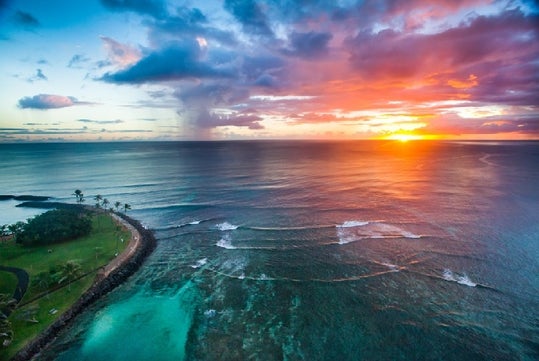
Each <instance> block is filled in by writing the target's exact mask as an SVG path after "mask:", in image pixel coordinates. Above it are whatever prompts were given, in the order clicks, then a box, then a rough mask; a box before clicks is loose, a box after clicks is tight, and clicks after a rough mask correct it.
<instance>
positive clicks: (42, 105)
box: [19, 94, 89, 110]
mask: <svg viewBox="0 0 539 361" xmlns="http://www.w3.org/2000/svg"><path fill="white" fill-rule="evenodd" d="M81 104H89V103H87V102H81V101H78V100H77V98H75V97H70V96H63V95H53V94H38V95H34V96H33V97H24V98H21V99H19V108H22V109H41V110H46V109H56V108H65V107H71V106H74V105H81Z"/></svg>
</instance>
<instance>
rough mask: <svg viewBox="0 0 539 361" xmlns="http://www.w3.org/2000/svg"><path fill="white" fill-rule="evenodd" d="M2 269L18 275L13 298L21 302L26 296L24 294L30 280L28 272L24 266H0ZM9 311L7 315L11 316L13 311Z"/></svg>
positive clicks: (0, 269)
mask: <svg viewBox="0 0 539 361" xmlns="http://www.w3.org/2000/svg"><path fill="white" fill-rule="evenodd" d="M0 271H6V272H11V273H13V274H14V275H15V276H17V287H15V292H13V298H14V299H15V301H17V303H19V302H21V300H22V298H23V297H24V294H25V293H26V290H27V289H28V282H29V280H30V277H29V276H28V273H27V272H26V271H25V270H23V269H22V268H16V267H6V266H0ZM7 312H8V314H7V315H6V316H9V315H10V314H11V311H7Z"/></svg>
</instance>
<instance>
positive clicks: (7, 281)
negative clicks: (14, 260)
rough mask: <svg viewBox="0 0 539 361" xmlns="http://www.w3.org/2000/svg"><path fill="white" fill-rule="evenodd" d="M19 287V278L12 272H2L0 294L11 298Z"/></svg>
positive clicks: (0, 272) (0, 275) (0, 274)
mask: <svg viewBox="0 0 539 361" xmlns="http://www.w3.org/2000/svg"><path fill="white" fill-rule="evenodd" d="M15 287H17V276H15V275H14V274H13V273H11V272H7V271H0V293H4V294H6V295H9V296H11V295H12V294H13V292H14V291H15Z"/></svg>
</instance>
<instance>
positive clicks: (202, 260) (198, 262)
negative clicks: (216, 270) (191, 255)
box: [191, 258, 208, 268]
mask: <svg viewBox="0 0 539 361" xmlns="http://www.w3.org/2000/svg"><path fill="white" fill-rule="evenodd" d="M206 263H208V259H207V258H202V259H199V260H198V261H197V262H196V263H195V264H194V265H191V267H192V268H200V267H202V266H204V265H205V264H206Z"/></svg>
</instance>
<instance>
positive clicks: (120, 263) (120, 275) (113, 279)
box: [11, 213, 156, 361]
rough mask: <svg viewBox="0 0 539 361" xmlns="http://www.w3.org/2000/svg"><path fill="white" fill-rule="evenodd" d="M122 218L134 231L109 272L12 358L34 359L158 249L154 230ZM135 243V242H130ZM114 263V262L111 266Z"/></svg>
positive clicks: (97, 279)
mask: <svg viewBox="0 0 539 361" xmlns="http://www.w3.org/2000/svg"><path fill="white" fill-rule="evenodd" d="M116 215H117V216H118V217H115V218H116V219H117V220H120V221H121V222H122V223H123V224H124V225H125V226H126V227H127V229H129V230H130V231H131V241H130V244H129V245H128V247H127V248H126V249H125V250H124V252H122V254H120V255H119V256H118V257H117V258H115V259H114V260H112V261H111V263H109V265H108V266H106V270H107V272H106V273H100V274H98V276H97V277H96V282H95V283H94V284H93V285H92V286H91V287H90V288H89V289H88V290H87V291H86V292H85V293H84V294H83V295H82V296H81V297H80V298H79V299H78V300H77V302H75V303H74V304H73V305H72V306H71V308H70V309H68V310H67V311H66V312H65V313H63V314H62V315H61V316H60V317H59V318H58V319H57V320H56V321H55V322H54V323H53V324H52V325H50V326H49V327H48V328H47V329H46V330H45V331H43V332H42V333H41V334H40V335H39V336H37V337H36V338H34V339H33V340H32V341H30V343H28V344H27V345H26V346H25V347H24V348H23V349H21V350H20V351H19V352H18V353H17V354H16V355H15V356H14V357H13V358H12V359H11V360H13V361H23V360H31V359H32V358H33V357H35V356H36V355H38V354H39V353H40V352H41V351H42V350H44V349H45V348H46V347H47V345H49V344H50V343H51V342H52V341H53V340H54V339H55V338H56V337H57V336H58V334H59V333H60V332H61V331H62V330H64V329H65V328H66V327H69V326H70V324H71V323H72V322H73V321H74V319H75V318H76V317H77V316H78V315H79V314H81V313H82V312H84V311H85V309H86V308H87V307H88V306H89V305H91V304H92V303H94V302H95V301H97V300H98V299H99V298H101V297H102V296H103V295H105V294H107V293H109V292H110V291H112V290H113V289H114V288H116V287H117V286H119V285H121V284H122V283H123V282H124V281H125V280H126V279H127V278H128V277H129V276H131V275H132V274H134V273H135V272H136V271H137V270H138V269H139V268H140V266H141V265H142V263H143V262H144V260H145V259H146V257H148V256H149V255H150V254H151V253H152V251H153V250H154V249H155V246H156V240H155V237H154V236H153V234H152V232H151V231H149V230H148V229H146V228H144V227H143V226H142V225H141V224H140V222H139V221H137V220H134V219H133V218H130V217H128V216H126V215H124V214H118V213H117V214H116ZM132 243H133V246H131V244H132ZM111 264H114V265H113V266H111Z"/></svg>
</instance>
